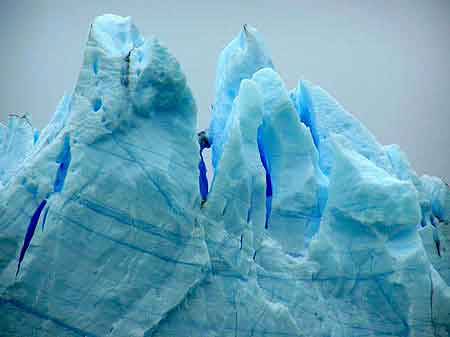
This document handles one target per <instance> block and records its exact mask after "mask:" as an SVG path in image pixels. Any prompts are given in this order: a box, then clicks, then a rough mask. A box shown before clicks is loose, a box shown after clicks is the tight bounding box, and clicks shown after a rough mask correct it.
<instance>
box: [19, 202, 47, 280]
mask: <svg viewBox="0 0 450 337" xmlns="http://www.w3.org/2000/svg"><path fill="white" fill-rule="evenodd" d="M46 204H47V199H44V200H42V201H41V203H40V204H39V206H38V207H37V208H36V210H35V211H34V213H33V215H32V217H31V220H30V223H29V224H28V228H27V232H26V234H25V239H24V240H23V245H22V249H21V250H20V256H19V263H18V264H17V272H16V277H17V275H18V274H19V270H20V264H21V263H22V261H23V258H24V257H25V253H26V251H27V249H28V247H29V246H30V242H31V239H32V238H33V235H34V231H35V230H36V226H37V223H38V221H39V217H40V216H41V212H42V210H43V209H44V207H45V205H46Z"/></svg>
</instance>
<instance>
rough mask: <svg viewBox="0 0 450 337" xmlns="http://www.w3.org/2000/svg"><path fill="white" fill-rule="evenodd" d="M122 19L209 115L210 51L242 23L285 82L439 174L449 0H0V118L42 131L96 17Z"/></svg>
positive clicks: (449, 122) (449, 50) (203, 119)
mask: <svg viewBox="0 0 450 337" xmlns="http://www.w3.org/2000/svg"><path fill="white" fill-rule="evenodd" d="M103 13H113V14H118V15H123V16H132V18H133V20H134V22H135V24H136V25H137V26H138V28H139V29H140V31H141V33H142V34H143V35H144V36H145V37H150V36H157V37H158V38H159V39H160V40H161V41H163V42H164V43H165V44H166V45H167V46H168V47H169V49H170V50H171V51H172V53H173V54H174V55H175V56H176V57H177V59H178V60H179V61H180V63H181V65H182V67H183V69H184V71H185V73H186V75H187V78H188V81H189V84H190V86H191V88H192V90H193V92H194V96H195V98H196V100H197V105H198V107H199V128H202V129H203V128H206V127H207V126H208V124H209V118H210V116H209V111H208V110H209V109H208V107H209V105H210V103H211V102H212V100H213V97H212V96H213V95H212V94H213V83H214V76H215V66H216V60H217V56H218V54H219V52H220V50H221V49H222V48H223V47H224V46H225V45H226V44H227V43H228V41H229V40H231V39H232V38H233V37H234V36H235V35H236V34H237V33H238V32H239V30H240V28H241V26H242V24H244V23H248V24H251V25H253V26H255V27H256V28H257V29H258V30H259V31H260V32H261V33H262V35H263V36H264V37H265V40H266V42H267V45H268V47H269V49H270V51H271V54H272V56H273V61H274V64H275V66H276V68H277V70H278V72H279V73H280V74H281V76H282V77H283V78H284V80H285V82H286V85H287V87H289V88H292V87H294V86H296V84H297V81H298V80H299V79H308V80H310V81H312V82H314V83H316V84H319V85H320V86H322V87H323V88H324V89H326V90H327V91H329V92H330V93H331V94H332V95H333V96H335V97H336V98H337V99H338V101H340V102H341V104H342V105H343V106H344V107H345V108H347V110H349V111H350V112H352V113H353V114H354V115H355V116H357V117H358V118H359V119H360V120H361V121H362V122H363V123H364V124H365V125H366V126H367V127H368V128H369V129H370V130H371V131H372V132H373V133H374V134H375V136H376V137H377V138H378V140H379V141H380V142H381V143H383V144H390V143H397V144H399V145H400V146H401V147H402V149H403V150H404V151H405V152H406V153H407V155H408V157H409V159H410V161H411V162H412V165H413V167H414V168H415V169H416V170H417V171H418V172H419V173H428V174H433V175H438V176H441V177H444V178H446V180H447V181H450V150H449V149H450V132H449V127H450V109H449V107H450V1H448V0H442V1H439V0H436V1H434V0H417V1H414V0H411V1H403V0H396V1H377V0H373V1H361V0H355V1H343V0H339V1H337V0H335V1H318V0H313V1H262V0H258V1H257V0H254V1H248V0H247V1H245V0H241V1H235V0H226V1H220V2H216V1H211V0H209V1H207V0H204V1H175V0H163V1H161V0H159V1H149V0H147V1H139V2H138V1H123V0H118V1H116V0H107V1H106V0H105V1H80V0H79V1H70V2H69V1H60V0H59V1H50V0H47V1H44V0H39V1H33V0H29V1H21V0H0V39H1V50H2V53H1V62H0V72H1V76H0V120H1V121H2V122H4V121H5V119H6V116H7V115H8V113H11V112H20V113H22V112H30V113H31V114H32V115H33V124H35V125H36V126H37V127H38V128H42V127H43V126H44V125H45V124H46V123H47V122H48V120H49V118H50V116H51V115H52V113H53V111H54V110H55V107H56V104H57V102H58V100H59V98H60V97H61V96H62V94H63V93H64V92H65V91H71V89H72V88H73V86H74V84H75V82H76V80H77V76H78V71H79V69H80V65H81V62H82V55H83V48H84V44H85V41H86V38H87V33H88V30H89V25H90V23H91V22H92V20H93V18H94V17H95V16H96V15H100V14H103Z"/></svg>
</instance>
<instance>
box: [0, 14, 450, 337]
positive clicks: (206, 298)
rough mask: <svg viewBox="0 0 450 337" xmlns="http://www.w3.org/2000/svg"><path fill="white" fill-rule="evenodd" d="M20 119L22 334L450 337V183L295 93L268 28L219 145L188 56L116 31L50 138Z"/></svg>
mask: <svg viewBox="0 0 450 337" xmlns="http://www.w3.org/2000/svg"><path fill="white" fill-rule="evenodd" d="M11 123H12V124H11ZM11 123H10V126H9V127H8V128H6V127H2V128H0V149H1V150H0V151H1V152H0V153H1V156H0V172H1V175H0V180H1V182H2V185H0V249H1V252H2V254H1V255H0V310H1V312H2V315H0V331H2V336H3V335H4V336H146V337H148V336H230V337H231V336H233V337H236V336H266V337H268V336H274V337H275V336H277V337H279V336H333V337H348V336H448V335H450V288H449V284H450V283H449V282H450V274H449V270H450V253H449V249H450V248H449V247H450V232H449V221H450V189H449V187H448V185H446V184H445V183H444V182H443V181H442V180H440V179H439V178H436V177H429V176H422V177H419V176H418V175H417V174H416V173H415V172H414V171H413V170H412V169H411V167H410V165H409V163H408V161H407V158H406V156H405V155H404V154H403V153H402V152H401V150H400V149H399V148H398V147H397V146H395V145H389V146H382V145H380V144H379V143H378V142H377V141H376V139H375V138H374V136H373V135H371V134H370V133H369V131H368V130H367V129H366V128H364V126H362V125H361V123H360V122H359V121H357V120H356V119H355V118H354V117H353V116H352V115H351V114H350V113H348V112H346V111H345V110H344V108H342V107H341V106H340V105H339V104H338V103H337V102H336V101H335V100H334V99H333V98H332V97H331V96H330V95H329V94H327V93H326V92H325V91H324V90H323V89H321V88H319V87H318V86H315V85H313V84H311V83H309V82H306V81H300V82H299V85H298V87H297V88H295V89H293V90H290V91H289V90H287V89H286V88H285V85H284V83H283V81H282V79H281V78H280V76H279V75H278V74H277V73H276V71H275V70H274V67H273V65H272V61H271V59H270V56H269V53H268V50H267V47H266V46H265V45H264V42H263V40H262V38H261V36H260V35H259V34H258V32H257V31H256V30H255V29H254V28H252V27H249V26H244V27H243V29H242V31H241V32H240V33H239V34H238V36H237V37H236V38H235V39H234V40H233V41H232V42H231V43H230V44H229V45H228V46H227V47H226V48H225V49H224V51H223V52H222V54H221V56H220V58H219V64H218V68H217V79H216V97H215V103H214V106H213V111H212V121H211V126H210V128H209V129H208V130H207V132H205V133H201V134H200V136H197V131H196V107H195V102H194V100H193V97H192V94H191V92H190V89H189V87H188V85H187V82H186V78H185V76H184V74H183V72H182V70H181V68H180V65H179V64H178V62H177V61H176V59H175V58H174V57H173V56H172V55H171V54H170V53H169V51H168V50H167V48H165V47H164V46H163V45H162V44H161V43H160V42H159V41H157V40H156V39H151V40H145V39H144V38H143V37H142V36H141V35H140V34H139V32H138V31H137V29H136V27H135V26H134V25H133V24H132V22H131V20H130V19H129V18H122V17H118V16H113V15H104V16H100V17H98V18H96V19H95V21H94V23H93V24H92V26H91V28H90V30H89V37H88V42H87V46H86V50H85V54H84V60H83V66H82V69H81V72H80V76H79V79H78V82H77V84H76V86H75V88H74V90H73V91H72V92H71V93H70V94H66V95H65V96H64V97H63V98H62V100H61V102H60V104H59V106H58V108H57V110H56V112H55V114H54V117H53V119H52V121H51V122H50V123H49V124H48V126H47V127H46V128H44V129H43V130H42V131H41V132H40V136H39V139H37V137H35V136H33V131H32V128H31V126H30V125H28V124H27V123H26V121H24V120H23V119H20V118H19V119H17V118H13V120H12V122H11ZM198 141H200V145H199V143H198ZM6 144H8V145H6ZM209 145H211V151H212V157H213V168H214V178H213V181H212V182H211V184H209V191H206V190H205V189H207V188H208V184H207V182H205V181H204V179H205V172H204V166H202V163H203V164H204V162H203V160H202V159H203V158H201V156H202V153H201V152H200V150H202V151H208V150H207V148H208V146H209ZM199 163H200V165H199ZM206 192H208V193H206ZM19 266H20V269H19Z"/></svg>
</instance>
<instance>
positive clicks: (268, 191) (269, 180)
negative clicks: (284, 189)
mask: <svg viewBox="0 0 450 337" xmlns="http://www.w3.org/2000/svg"><path fill="white" fill-rule="evenodd" d="M261 132H262V131H261V126H260V127H259V128H258V137H257V141H258V150H259V156H260V158H261V163H262V165H263V167H264V170H265V171H266V221H265V225H264V227H265V228H266V229H267V228H268V227H269V218H270V213H271V211H272V177H271V176H270V171H269V168H268V165H267V159H266V155H265V153H264V145H263V142H262V135H261Z"/></svg>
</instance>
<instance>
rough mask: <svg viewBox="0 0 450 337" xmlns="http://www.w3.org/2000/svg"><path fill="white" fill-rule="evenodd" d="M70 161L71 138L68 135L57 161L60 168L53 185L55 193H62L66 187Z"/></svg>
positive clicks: (65, 137)
mask: <svg viewBox="0 0 450 337" xmlns="http://www.w3.org/2000/svg"><path fill="white" fill-rule="evenodd" d="M70 160H71V155H70V136H69V135H68V134H66V135H65V136H64V143H63V148H62V150H61V152H60V153H59V156H58V158H57V159H56V162H57V163H59V167H58V171H57V172H56V179H55V182H54V184H53V190H54V192H61V190H62V188H63V186H64V180H65V179H66V175H67V170H68V169H69V165H70Z"/></svg>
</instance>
